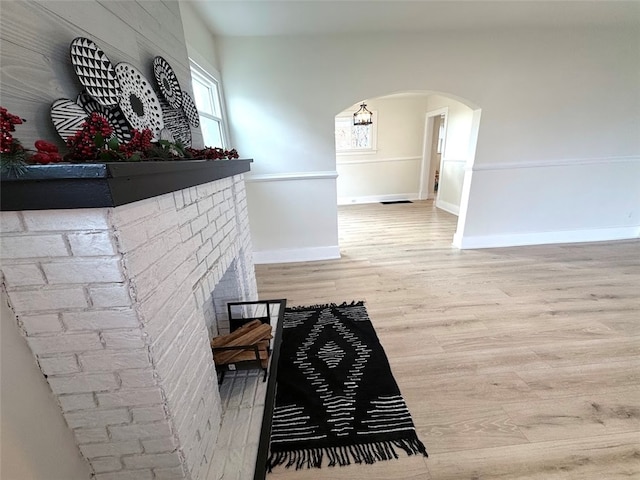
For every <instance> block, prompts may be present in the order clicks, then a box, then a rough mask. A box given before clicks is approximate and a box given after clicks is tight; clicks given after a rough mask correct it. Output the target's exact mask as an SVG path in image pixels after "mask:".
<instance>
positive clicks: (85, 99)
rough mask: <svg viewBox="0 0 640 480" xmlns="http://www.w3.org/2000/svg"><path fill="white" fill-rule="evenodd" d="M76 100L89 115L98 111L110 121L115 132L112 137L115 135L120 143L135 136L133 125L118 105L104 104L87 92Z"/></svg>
mask: <svg viewBox="0 0 640 480" xmlns="http://www.w3.org/2000/svg"><path fill="white" fill-rule="evenodd" d="M76 102H77V103H78V105H80V106H81V107H82V108H83V109H84V111H85V112H87V115H89V116H90V115H91V114H92V113H94V112H96V113H98V114H100V115H101V116H103V117H104V118H105V119H106V120H107V122H109V125H111V128H113V134H112V135H111V137H110V139H111V138H114V137H115V138H117V139H118V141H119V142H120V143H124V142H128V141H129V140H131V138H132V137H133V136H132V135H131V127H130V126H129V123H128V122H127V119H126V118H124V114H123V113H122V111H121V110H120V108H119V107H118V106H115V107H105V106H104V105H100V104H99V103H98V102H97V101H96V100H94V99H93V98H92V97H90V96H89V95H88V94H87V93H81V94H80V95H78V99H77V100H76Z"/></svg>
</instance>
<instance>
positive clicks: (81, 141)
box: [67, 112, 113, 162]
mask: <svg viewBox="0 0 640 480" xmlns="http://www.w3.org/2000/svg"><path fill="white" fill-rule="evenodd" d="M112 133H113V128H112V127H111V125H109V122H108V121H107V119H106V118H104V117H103V116H102V115H100V114H98V113H96V112H94V113H92V114H91V116H90V117H89V119H88V120H87V121H86V122H84V123H83V124H82V129H81V130H78V131H77V132H76V133H75V135H74V136H73V137H71V138H69V139H67V147H69V153H68V154H67V158H68V159H69V160H71V161H75V162H86V161H88V160H95V159H96V157H97V155H98V152H99V151H100V147H98V145H97V144H96V138H98V136H100V137H101V138H102V139H106V138H109V137H110V136H111V134H112Z"/></svg>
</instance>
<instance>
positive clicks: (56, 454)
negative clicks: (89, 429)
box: [0, 290, 91, 480]
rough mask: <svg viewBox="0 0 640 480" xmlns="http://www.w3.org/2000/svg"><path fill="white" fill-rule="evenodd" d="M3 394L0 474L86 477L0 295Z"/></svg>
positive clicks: (57, 479) (39, 478)
mask: <svg viewBox="0 0 640 480" xmlns="http://www.w3.org/2000/svg"><path fill="white" fill-rule="evenodd" d="M0 303H1V305H0V319H1V320H2V326H1V328H2V333H1V334H0V341H1V342H2V345H1V348H0V352H2V358H1V361H0V365H1V367H2V374H1V376H0V378H1V379H2V385H1V387H0V392H2V398H1V400H0V405H1V406H2V411H1V414H0V420H1V425H0V432H2V438H1V439H0V443H1V444H2V449H0V452H1V454H2V456H1V458H0V478H2V479H3V480H85V479H86V480H88V479H89V478H90V477H91V473H90V470H89V465H88V464H87V462H86V461H85V460H84V459H83V458H82V457H81V456H80V450H78V447H77V446H76V442H75V440H74V438H73V434H72V433H71V430H69V428H68V427H67V424H66V423H65V421H64V418H63V417H62V412H61V411H60V407H59V406H58V404H57V403H56V401H55V398H54V396H53V394H52V393H51V390H50V388H49V385H48V383H47V381H46V380H45V378H44V376H43V375H42V372H41V371H40V368H38V366H37V365H36V360H35V358H34V356H33V354H32V353H31V349H30V348H29V346H28V345H27V342H26V341H25V339H24V338H23V337H22V335H20V332H19V331H18V326H17V320H16V317H15V315H14V314H13V312H12V311H11V310H10V309H9V307H8V306H7V296H6V294H5V292H4V290H3V291H2V294H1V295H0Z"/></svg>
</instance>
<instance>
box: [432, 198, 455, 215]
mask: <svg viewBox="0 0 640 480" xmlns="http://www.w3.org/2000/svg"><path fill="white" fill-rule="evenodd" d="M436 208H439V209H441V210H444V211H445V212H449V213H452V214H453V215H456V216H459V215H460V205H456V204H454V203H449V202H445V201H444V200H438V199H437V198H436Z"/></svg>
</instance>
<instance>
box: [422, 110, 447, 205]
mask: <svg viewBox="0 0 640 480" xmlns="http://www.w3.org/2000/svg"><path fill="white" fill-rule="evenodd" d="M447 114H448V108H446V107H445V108H439V109H438V110H433V111H430V112H427V113H426V115H425V124H424V140H423V149H422V168H421V170H422V172H421V175H420V192H419V198H420V199H421V200H424V199H435V202H436V205H437V202H438V193H439V188H438V187H439V185H440V180H441V174H442V154H443V152H444V147H445V139H446V133H447Z"/></svg>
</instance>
